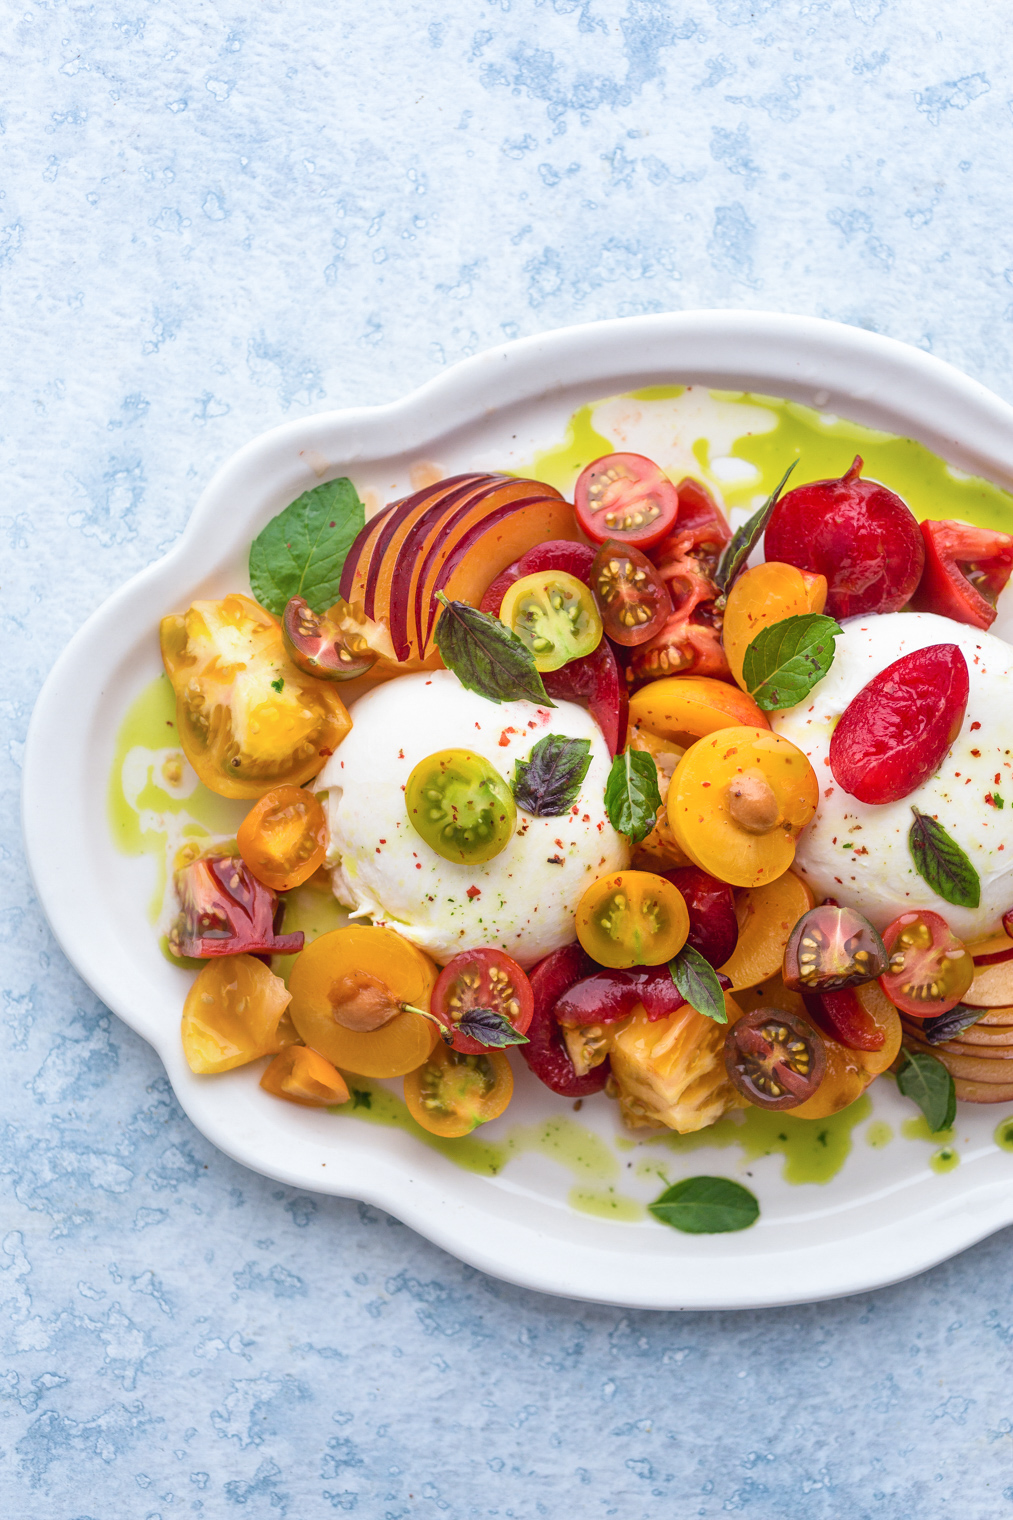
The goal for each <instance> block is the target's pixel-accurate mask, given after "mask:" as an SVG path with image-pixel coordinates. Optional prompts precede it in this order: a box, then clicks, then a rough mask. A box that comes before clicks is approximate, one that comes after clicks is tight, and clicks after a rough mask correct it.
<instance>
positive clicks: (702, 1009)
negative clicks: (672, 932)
mask: <svg viewBox="0 0 1013 1520" xmlns="http://www.w3.org/2000/svg"><path fill="white" fill-rule="evenodd" d="M668 969H669V971H670V972H671V973H672V981H673V982H674V983H675V985H676V986H677V987H678V989H679V991H680V992H681V993H682V995H683V997H684V998H685V999H686V1002H687V1003H688V1004H689V1006H690V1007H691V1008H695V1009H696V1011H697V1013H702V1014H703V1015H704V1017H705V1018H708V1019H713V1020H714V1022H715V1024H727V1023H728V1011H727V1009H726V1008H725V995H724V992H723V991H722V990H721V983H720V982H719V981H718V974H717V972H716V971H715V970H714V967H713V966H712V965H711V963H710V961H708V960H705V959H704V957H703V956H702V955H701V954H700V952H699V950H694V949H693V946H692V945H683V947H682V949H681V950H680V951H679V953H678V955H677V956H676V957H675V959H674V960H671V961H669V963H668Z"/></svg>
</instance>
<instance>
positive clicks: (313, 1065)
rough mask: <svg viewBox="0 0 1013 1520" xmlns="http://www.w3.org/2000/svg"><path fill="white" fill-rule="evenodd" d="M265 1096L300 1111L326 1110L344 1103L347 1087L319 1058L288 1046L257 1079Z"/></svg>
mask: <svg viewBox="0 0 1013 1520" xmlns="http://www.w3.org/2000/svg"><path fill="white" fill-rule="evenodd" d="M260 1085H261V1087H262V1088H263V1089H264V1091H265V1092H269V1093H271V1095H272V1096H273V1097H275V1098H285V1099H286V1100H287V1101H288V1102H289V1103H298V1104H299V1105H300V1106H301V1107H302V1108H330V1107H332V1106H334V1105H336V1104H341V1103H347V1102H348V1097H349V1093H348V1085H347V1083H346V1082H345V1079H344V1077H343V1076H342V1075H341V1073H340V1071H337V1070H336V1069H335V1068H334V1067H333V1066H332V1065H331V1063H330V1061H328V1060H326V1059H325V1058H324V1057H323V1056H322V1055H319V1054H318V1053H317V1052H316V1051H315V1050H308V1049H307V1048H306V1046H305V1045H292V1046H290V1047H289V1048H288V1050H283V1051H282V1052H281V1054H280V1055H277V1056H275V1058H274V1060H273V1061H272V1062H271V1064H270V1066H269V1067H268V1068H267V1070H266V1071H265V1073H264V1075H263V1076H262V1077H261V1079H260Z"/></svg>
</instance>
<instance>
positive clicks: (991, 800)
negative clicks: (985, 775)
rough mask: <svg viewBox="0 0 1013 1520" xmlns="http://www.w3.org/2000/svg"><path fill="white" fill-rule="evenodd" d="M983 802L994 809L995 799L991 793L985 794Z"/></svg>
mask: <svg viewBox="0 0 1013 1520" xmlns="http://www.w3.org/2000/svg"><path fill="white" fill-rule="evenodd" d="M985 801H986V802H987V803H988V805H989V807H995V798H994V797H993V796H992V793H991V792H986V793H985Z"/></svg>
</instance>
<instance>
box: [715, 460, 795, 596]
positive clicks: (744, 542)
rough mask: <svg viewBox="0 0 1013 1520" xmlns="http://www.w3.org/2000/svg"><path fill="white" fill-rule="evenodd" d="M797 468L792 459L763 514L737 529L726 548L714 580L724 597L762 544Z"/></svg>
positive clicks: (766, 503)
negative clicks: (792, 474)
mask: <svg viewBox="0 0 1013 1520" xmlns="http://www.w3.org/2000/svg"><path fill="white" fill-rule="evenodd" d="M797 464H798V460H797V459H793V460H792V462H791V464H790V465H789V466H788V468H787V469H786V470H785V472H784V474H783V475H782V476H781V480H780V483H779V484H778V485H776V486H775V487H774V489H773V491H772V492H771V493H770V495H769V496H768V497H767V500H766V501H765V502H764V504H763V506H762V507H761V508H760V510H759V511H758V512H754V514H753V516H752V517H751V518H750V519H749V521H748V522H746V523H743V524H742V527H741V528H736V530H735V532H734V533H733V534H732V536H731V539H730V540H729V542H728V544H727V545H726V546H725V551H724V553H723V554H722V556H721V558H720V559H719V560H718V567H717V570H716V571H715V572H714V579H715V580H716V581H717V583H718V585H719V586H720V588H721V591H722V594H723V595H724V596H727V595H728V593H729V591H730V590H731V589H732V585H733V584H734V582H735V581H737V580H738V578H739V576H740V575H741V574H742V572H743V570H744V569H745V568H746V561H747V560H748V559H749V556H750V555H751V554H752V552H753V550H754V549H755V548H756V546H757V544H758V543H759V542H760V539H761V537H762V536H763V533H764V530H765V529H766V526H767V524H768V523H769V522H770V519H771V517H772V516H773V514H774V508H775V507H776V506H777V503H778V499H779V498H780V495H781V492H782V491H783V490H784V487H785V483H786V482H787V479H788V476H789V475H790V474H791V472H792V470H793V469H794V468H795V466H796V465H797Z"/></svg>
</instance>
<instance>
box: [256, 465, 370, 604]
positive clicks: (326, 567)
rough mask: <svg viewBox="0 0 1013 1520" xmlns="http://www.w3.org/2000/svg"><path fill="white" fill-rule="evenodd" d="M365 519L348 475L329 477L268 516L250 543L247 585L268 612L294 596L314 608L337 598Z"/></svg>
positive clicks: (364, 513) (332, 601)
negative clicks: (345, 476) (354, 544)
mask: <svg viewBox="0 0 1013 1520" xmlns="http://www.w3.org/2000/svg"><path fill="white" fill-rule="evenodd" d="M365 521H366V511H365V508H364V507H363V505H362V502H361V501H360V500H359V496H358V493H357V491H356V489H355V487H354V486H353V485H352V482H351V481H350V480H347V479H344V478H342V479H341V480H328V481H327V482H326V484H324V485H322V486H314V488H313V490H312V491H306V492H305V493H304V495H302V496H300V497H298V499H297V500H296V501H293V502H292V503H291V505H289V506H287V507H286V508H285V510H284V512H279V513H278V515H277V517H272V518H271V521H270V522H269V523H268V525H267V527H266V528H264V529H262V530H261V532H260V533H258V534H257V536H256V538H255V539H254V540H253V544H252V546H251V548H250V588H251V590H252V591H253V596H254V599H255V600H256V601H258V602H259V603H260V605H261V606H262V607H266V608H267V610H268V612H273V613H274V615H275V617H281V615H282V613H283V612H284V611H285V606H286V603H287V602H288V601H289V600H290V599H291V598H292V597H293V596H301V597H304V598H305V600H306V601H307V602H308V603H309V605H310V607H311V608H312V609H313V611H314V612H326V611H327V609H328V607H333V606H334V603H335V602H336V601H337V599H338V586H339V583H340V581H341V571H342V567H343V566H344V563H345V556H346V554H347V553H348V551H349V549H350V548H351V547H352V541H353V539H354V538H355V536H356V534H357V533H359V532H361V530H362V528H363V526H364V525H365Z"/></svg>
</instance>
